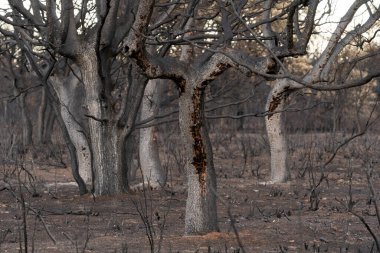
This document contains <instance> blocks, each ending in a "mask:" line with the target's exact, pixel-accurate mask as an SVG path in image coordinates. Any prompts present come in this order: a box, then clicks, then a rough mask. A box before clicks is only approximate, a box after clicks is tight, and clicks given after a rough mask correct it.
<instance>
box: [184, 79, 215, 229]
mask: <svg viewBox="0 0 380 253" xmlns="http://www.w3.org/2000/svg"><path fill="white" fill-rule="evenodd" d="M203 103H204V90H203V87H197V86H196V85H192V84H191V83H187V85H186V86H185V89H184V90H183V92H182V93H181V96H180V98H179V115H180V118H179V123H180V128H181V137H182V139H183V144H184V146H185V154H186V165H185V168H186V173H187V184H188V196H187V201H186V217H185V234H187V235H191V234H206V233H209V232H212V231H218V230H219V229H218V224H217V210H216V195H215V194H216V178H215V171H214V167H213V162H212V150H211V145H210V142H209V141H207V138H208V133H207V129H206V128H205V124H204V108H203Z"/></svg>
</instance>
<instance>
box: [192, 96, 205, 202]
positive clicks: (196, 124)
mask: <svg viewBox="0 0 380 253" xmlns="http://www.w3.org/2000/svg"><path fill="white" fill-rule="evenodd" d="M202 92H203V88H195V90H194V93H193V95H192V103H193V112H192V113H191V120H192V125H191V127H190V131H191V134H192V137H193V142H194V143H193V152H194V157H193V162H192V164H193V165H194V167H195V169H196V173H197V174H198V177H199V185H200V188H201V193H202V195H204V194H205V187H206V185H205V184H206V165H207V162H206V159H207V155H206V152H205V147H204V143H203V139H202V134H201V127H202V120H201V111H200V110H201V96H202V94H201V93H202Z"/></svg>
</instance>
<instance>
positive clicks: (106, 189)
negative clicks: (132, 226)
mask: <svg viewBox="0 0 380 253" xmlns="http://www.w3.org/2000/svg"><path fill="white" fill-rule="evenodd" d="M78 65H79V68H80V70H81V73H82V79H83V84H84V89H85V92H86V106H87V117H88V125H89V131H90V133H89V139H90V145H91V150H92V152H93V169H94V179H95V180H94V184H95V185H94V188H95V189H94V190H95V194H96V195H108V194H115V193H120V192H123V191H124V187H125V183H126V181H127V180H126V179H125V180H123V179H124V177H123V173H122V171H121V167H122V166H121V157H120V156H121V150H122V147H123V144H124V139H123V138H121V137H119V136H118V131H117V130H118V129H117V127H116V126H115V123H114V122H112V121H111V119H109V118H108V117H109V115H110V114H109V113H108V111H107V110H110V109H111V108H107V106H105V104H104V103H103V100H104V98H103V97H102V94H103V91H102V90H101V89H102V86H103V85H102V80H101V78H100V76H99V72H98V71H99V70H98V59H97V57H96V54H95V52H94V51H93V50H87V51H85V52H84V53H83V55H82V57H81V58H80V59H78Z"/></svg>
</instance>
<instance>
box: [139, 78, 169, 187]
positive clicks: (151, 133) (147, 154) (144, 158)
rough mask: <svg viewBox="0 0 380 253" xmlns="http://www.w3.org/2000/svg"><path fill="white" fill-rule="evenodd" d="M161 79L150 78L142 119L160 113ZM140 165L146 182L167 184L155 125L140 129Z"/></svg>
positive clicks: (149, 183) (146, 88) (146, 89)
mask: <svg viewBox="0 0 380 253" xmlns="http://www.w3.org/2000/svg"><path fill="white" fill-rule="evenodd" d="M160 81H161V80H158V79H153V80H150V81H149V82H148V84H147V86H146V87H145V92H144V98H143V101H142V106H141V119H142V120H144V119H147V118H150V117H154V116H155V115H157V113H158V109H159V103H160V96H161V94H162V92H160V89H162V84H160V83H159V82H160ZM139 157H140V166H141V170H142V173H143V176H144V184H147V185H149V186H151V187H159V186H163V185H164V184H165V175H164V171H163V169H162V166H161V161H160V157H159V152H158V144H157V128H156V127H155V126H152V127H148V128H142V129H141V130H140V145H139Z"/></svg>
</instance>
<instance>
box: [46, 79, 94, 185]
mask: <svg viewBox="0 0 380 253" xmlns="http://www.w3.org/2000/svg"><path fill="white" fill-rule="evenodd" d="M62 79H63V78H62ZM62 79H61V80H62ZM61 80H59V78H54V81H53V82H52V83H53V85H54V89H55V92H56V94H57V96H58V99H59V110H60V115H61V117H62V120H63V123H64V125H65V127H66V130H67V134H68V136H69V138H70V140H71V143H72V145H73V146H74V147H75V154H76V160H77V161H76V162H77V163H78V172H79V175H80V176H81V178H82V179H83V180H84V182H86V183H91V182H92V160H91V159H92V157H91V150H90V147H89V145H88V141H87V138H86V135H85V129H84V127H83V126H82V125H81V124H80V121H79V120H78V115H77V113H78V111H80V109H79V108H76V106H78V103H75V102H76V101H74V100H76V99H81V98H80V96H79V92H78V88H79V85H80V83H79V80H78V79H77V77H75V76H73V75H71V76H69V77H66V79H65V81H63V82H62V81H61ZM76 116H77V118H76ZM45 130H47V129H45Z"/></svg>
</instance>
